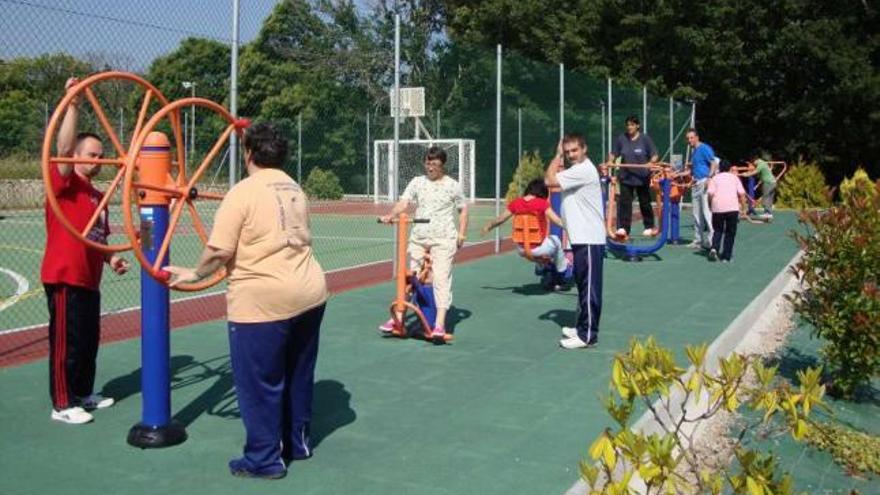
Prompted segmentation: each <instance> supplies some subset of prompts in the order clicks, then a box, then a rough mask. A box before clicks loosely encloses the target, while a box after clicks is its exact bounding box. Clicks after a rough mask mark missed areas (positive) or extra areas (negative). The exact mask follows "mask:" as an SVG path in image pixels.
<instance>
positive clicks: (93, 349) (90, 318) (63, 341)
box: [40, 78, 128, 424]
mask: <svg viewBox="0 0 880 495" xmlns="http://www.w3.org/2000/svg"><path fill="white" fill-rule="evenodd" d="M77 82H78V81H77V80H76V79H75V78H70V79H68V80H67V84H65V89H67V90H68V91H69V90H70V88H72V87H73V86H74V85H75V84H76V83H77ZM78 104H79V102H78V101H73V102H71V104H70V106H69V107H68V109H67V112H66V113H65V115H64V120H63V121H62V123H61V128H60V129H59V131H58V137H57V141H56V146H57V148H58V149H57V153H58V155H59V156H73V157H83V158H90V159H94V158H101V157H102V156H103V146H102V144H101V139H100V138H99V137H98V136H97V135H95V134H90V133H81V134H77V132H76V127H77V119H78V116H79V108H78ZM100 171H101V166H100V165H96V164H91V163H75V164H69V163H61V164H52V166H51V167H50V178H51V190H50V191H47V192H46V193H47V194H53V195H55V198H57V200H58V205H59V206H60V208H61V211H62V212H63V214H64V216H65V217H66V218H67V219H68V220H69V221H70V223H72V224H73V226H74V227H75V228H77V229H84V228H85V226H86V225H87V224H88V222H89V220H90V219H91V217H92V215H93V214H94V213H95V211H96V210H97V207H98V204H99V203H100V201H101V197H102V193H101V192H100V191H98V190H97V189H95V187H94V186H93V185H92V178H93V177H95V176H96V175H97V174H98V172H100ZM109 233H110V228H109V224H108V222H107V211H106V210H105V211H104V212H102V214H101V217H100V218H99V219H98V221H97V222H95V225H94V227H92V229H91V231H90V232H89V233H88V238H89V239H90V240H93V241H95V242H100V243H106V242H107V236H108V234H109ZM105 262H106V263H109V264H110V267H111V268H112V269H113V271H114V272H116V273H117V274H120V275H121V274H123V273H125V272H126V271H128V263H127V262H126V261H125V260H124V259H122V258H120V257H119V256H116V255H110V254H105V253H102V252H100V251H97V250H95V249H93V248H90V247H88V246H86V245H85V244H84V243H82V242H80V241H79V240H77V239H76V238H75V237H74V236H73V235H71V234H70V232H68V231H67V230H66V229H65V228H64V226H63V225H62V224H61V222H60V221H59V220H58V218H57V217H56V216H55V214H54V212H53V211H52V210H51V209H50V208H49V205H48V203H47V204H46V250H45V254H44V256H43V265H42V268H41V269H40V278H41V280H42V282H43V286H44V287H45V290H46V299H47V301H48V304H49V391H50V395H51V397H52V415H51V417H52V419H54V420H56V421H61V422H63V423H69V424H82V423H88V422H89V421H92V419H93V417H92V415H91V414H90V413H89V412H88V410H92V409H103V408H105V407H110V406H112V405H113V403H114V400H113V399H111V398H105V397H102V396H101V395H99V394H95V393H94V391H93V387H94V384H95V362H96V359H97V356H98V343H99V340H100V334H101V293H100V291H99V286H100V283H101V273H102V271H103V267H104V266H103V265H104V263H105Z"/></svg>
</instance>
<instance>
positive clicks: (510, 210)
mask: <svg viewBox="0 0 880 495" xmlns="http://www.w3.org/2000/svg"><path fill="white" fill-rule="evenodd" d="M549 196H550V192H549V190H548V189H547V186H546V185H545V184H544V180H543V179H535V180H533V181H531V182H529V184H528V185H527V186H526V190H525V194H524V195H523V196H521V197H519V198H516V199H514V200H513V201H511V202H510V204H509V205H507V211H505V212H504V213H502V214H501V215H500V216H498V218H494V219H492V220H490V221H489V222H488V223H487V224H486V225H485V226H484V227H483V230H482V233H483V235H486V234H488V233H489V231H490V230H492V229H494V228H495V227H498V226H500V225H501V224H503V223H504V222H506V221H508V220H509V219H510V218H511V217H513V216H514V215H535V216H536V217H537V218H538V228H539V229H540V237H541V238H543V239H544V240H543V242H541V244H540V245H538V246H535V247H533V248H531V250H530V252H531V255H532V257H533V258H535V263H537V264H539V265H544V262H545V261H544V260H543V259H541V258H545V259H546V258H549V259H550V260H552V262H553V264H554V265H555V267H556V271H557V272H558V273H559V274H563V273H565V271H566V269H567V267H568V261H567V260H566V259H565V251H564V250H563V248H562V241H561V240H560V239H559V237H558V236H555V235H552V234H550V235H548V233H549V228H548V227H549V226H548V224H547V220H548V219H549V220H550V221H551V222H553V223H555V224H556V225H559V226H560V227H562V228H565V226H564V225H563V223H562V219H561V218H559V215H557V214H556V212H555V211H553V207H552V206H550V201H548V200H547V198H548V197H549ZM517 249H518V250H519V254H520V256H526V253H525V248H524V247H523V246H518V248H517Z"/></svg>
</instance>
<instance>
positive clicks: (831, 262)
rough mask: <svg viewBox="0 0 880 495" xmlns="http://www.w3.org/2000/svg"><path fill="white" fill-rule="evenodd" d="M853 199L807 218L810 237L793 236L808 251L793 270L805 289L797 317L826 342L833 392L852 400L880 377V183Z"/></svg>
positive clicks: (794, 298) (797, 296)
mask: <svg viewBox="0 0 880 495" xmlns="http://www.w3.org/2000/svg"><path fill="white" fill-rule="evenodd" d="M873 187H874V188H875V194H873V195H870V197H869V196H865V195H859V194H849V195H846V196H844V198H843V203H842V204H840V205H838V206H834V207H832V208H830V209H829V210H827V211H825V212H817V211H811V212H803V213H801V217H800V222H801V223H802V224H803V225H805V226H806V227H807V230H808V231H809V232H810V233H807V234H802V233H798V232H795V233H794V234H793V235H794V237H795V239H797V241H798V243H800V245H801V249H803V251H804V255H803V257H802V258H801V259H800V261H799V262H798V263H797V264H796V265H795V266H794V268H793V269H794V271H795V273H796V274H797V275H798V277H799V278H800V281H801V286H802V289H801V290H799V291H796V292H795V293H794V294H793V295H792V296H791V300H792V301H793V303H794V310H795V312H796V313H797V314H798V315H799V316H800V317H801V318H802V319H803V320H804V321H806V322H807V323H809V324H810V325H812V328H813V335H814V336H817V337H819V338H821V339H823V340H824V342H825V343H824V345H823V347H822V349H821V354H822V357H823V359H824V360H825V362H826V363H827V364H826V366H827V368H828V369H829V370H830V371H831V373H832V374H833V378H834V387H833V389H832V390H833V391H834V392H835V393H840V394H841V395H843V396H846V397H850V396H852V395H853V394H854V393H855V392H856V390H857V388H858V387H859V386H860V385H863V384H867V383H868V382H869V380H871V378H872V377H874V376H877V375H878V373H880V332H878V331H877V329H878V328H880V289H878V282H880V193H878V192H877V191H880V183H878V184H875V185H874V186H873Z"/></svg>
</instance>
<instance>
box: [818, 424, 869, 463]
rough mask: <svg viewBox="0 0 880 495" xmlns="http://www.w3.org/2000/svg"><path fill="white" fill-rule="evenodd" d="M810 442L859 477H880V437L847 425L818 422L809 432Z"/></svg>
mask: <svg viewBox="0 0 880 495" xmlns="http://www.w3.org/2000/svg"><path fill="white" fill-rule="evenodd" d="M807 442H808V443H810V444H811V445H813V446H815V447H816V448H817V449H819V450H824V451H827V452H828V453H830V454H831V457H833V458H834V462H836V463H837V464H839V465H841V466H845V467H846V468H847V469H848V470H849V471H850V472H852V473H855V474H856V475H864V474H866V473H872V474H874V475H880V437H876V436H873V435H869V434H867V433H864V432H861V431H858V430H855V429H853V428H850V427H849V426H847V425H845V424H843V423H840V424H836V423H826V422H818V423H816V425H815V428H811V429H810V431H809V432H808V433H807Z"/></svg>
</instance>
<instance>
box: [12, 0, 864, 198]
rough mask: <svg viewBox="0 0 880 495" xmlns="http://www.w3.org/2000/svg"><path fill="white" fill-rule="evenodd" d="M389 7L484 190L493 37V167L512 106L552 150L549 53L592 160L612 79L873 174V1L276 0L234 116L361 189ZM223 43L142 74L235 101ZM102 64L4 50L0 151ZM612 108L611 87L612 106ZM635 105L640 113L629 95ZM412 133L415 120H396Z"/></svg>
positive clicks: (741, 140) (745, 136)
mask: <svg viewBox="0 0 880 495" xmlns="http://www.w3.org/2000/svg"><path fill="white" fill-rule="evenodd" d="M395 13H400V14H401V17H402V22H401V27H402V33H401V43H402V54H401V61H402V71H403V76H402V77H403V79H402V84H403V85H407V86H425V87H426V88H427V90H426V98H427V101H426V107H427V109H428V115H427V116H426V117H425V122H426V124H428V127H429V128H430V129H432V132H434V133H435V134H438V133H439V135H440V137H458V138H469V139H475V140H476V142H477V160H478V163H477V166H478V174H477V176H478V184H477V193H478V195H485V194H491V193H492V192H494V176H493V175H492V174H491V173H480V172H479V170H482V169H487V170H491V169H493V168H494V142H495V45H496V44H498V43H501V44H502V45H503V47H504V50H505V65H504V67H505V68H504V89H503V102H504V114H503V116H502V117H503V119H504V125H503V136H502V141H503V143H504V144H503V147H502V163H503V168H504V174H505V177H504V178H503V181H506V180H508V179H509V177H510V174H512V172H513V169H514V168H515V166H516V162H517V156H516V153H517V149H516V143H517V139H518V129H517V128H516V127H517V126H516V122H517V120H516V119H517V112H518V111H521V112H522V118H523V122H524V123H527V124H528V125H526V124H524V126H523V127H524V128H523V133H522V134H523V135H522V142H523V147H524V149H523V151H530V152H531V151H538V152H539V155H540V156H542V157H544V158H546V157H547V156H548V155H549V154H550V153H551V152H552V149H553V147H554V145H555V139H556V136H557V133H558V127H557V121H558V109H559V103H558V90H557V87H558V86H557V85H558V79H557V78H558V76H557V72H556V70H557V69H556V66H557V64H558V63H564V64H565V67H566V69H569V70H571V71H575V72H572V73H571V74H572V75H570V76H567V79H566V81H567V82H566V127H567V128H568V129H578V130H585V131H587V134H588V138H589V142H590V148H591V155H592V156H593V157H594V159H598V158H601V157H600V156H599V154H598V150H599V144H598V143H599V139H600V136H601V132H600V126H601V123H600V118H601V117H600V111H599V107H598V104H597V101H598V100H599V99H601V98H602V97H603V96H604V80H605V78H606V77H612V78H613V79H614V80H615V84H616V85H631V86H632V87H633V88H637V87H641V85H646V86H647V87H648V89H649V91H651V92H652V93H654V94H657V95H664V96H665V95H673V96H675V97H677V98H679V99H682V100H684V99H693V100H696V101H697V121H698V127H700V130H701V132H702V134H703V137H704V139H705V140H706V141H708V142H710V143H712V144H713V146H714V147H715V148H716V149H717V150H718V151H719V153H720V154H722V155H723V156H725V157H730V158H734V159H737V158H741V157H745V156H746V155H747V154H748V153H749V152H750V151H751V150H752V149H754V148H761V149H764V150H767V151H769V152H771V153H772V154H774V156H779V157H783V158H787V159H789V160H791V161H794V160H795V159H796V158H798V157H803V158H805V159H808V160H815V161H817V162H818V163H819V164H820V165H821V166H822V168H823V171H824V172H825V174H826V175H827V176H828V177H829V179H831V180H832V181H836V180H838V179H840V178H841V177H843V176H844V175H849V174H851V173H852V171H853V170H854V169H855V167H856V166H857V165H859V164H861V165H863V166H865V167H866V168H867V169H868V171H869V173H870V174H871V175H872V176H876V175H877V171H878V170H877V163H878V161H877V159H876V157H877V155H878V152H880V149H878V148H880V142H878V141H877V140H876V139H874V138H873V136H875V135H877V133H878V131H880V78H878V70H877V60H878V50H877V47H878V40H880V36H878V34H877V33H878V31H877V30H876V29H873V28H872V26H875V25H876V21H877V14H876V11H875V10H874V9H873V8H872V7H871V6H870V5H868V4H867V3H863V2H859V1H852V0H847V1H843V2H835V3H832V2H821V1H813V0H800V1H795V0H786V1H773V2H761V1H758V0H737V1H733V0H716V1H712V2H703V3H699V4H693V3H691V2H683V1H680V0H673V1H653V2H650V1H639V2H636V1H632V0H562V1H559V2H552V4H547V3H546V2H540V1H538V0H518V1H513V0H485V1H480V2H474V1H463V0H398V1H391V0H382V1H379V2H375V3H374V4H373V5H372V6H371V7H370V8H369V9H368V10H366V11H365V10H364V9H363V8H362V7H361V8H359V7H358V6H357V5H356V4H355V3H354V2H353V1H351V0H332V1H331V0H309V1H295V0H282V1H280V2H278V4H277V5H276V6H275V9H274V10H273V12H272V13H271V14H270V15H269V17H268V18H267V19H266V20H265V21H264V23H263V25H262V28H261V30H260V32H259V34H258V36H257V37H256V39H254V40H253V41H252V42H250V43H247V44H246V45H244V46H243V47H242V48H241V52H240V60H239V69H240V74H239V113H240V114H241V115H243V116H248V117H251V118H255V119H265V120H272V121H275V122H277V123H278V124H279V125H281V126H282V127H283V128H284V129H285V130H286V132H287V134H288V136H290V138H291V142H292V143H294V146H293V151H294V153H292V154H291V159H290V160H291V161H290V170H294V168H293V167H294V166H295V160H296V151H297V150H296V145H295V143H296V142H297V137H298V136H297V130H298V129H297V128H298V119H299V118H301V121H302V136H303V146H302V150H301V152H302V163H303V177H305V176H306V175H307V174H308V171H309V170H310V169H311V168H315V167H320V168H322V169H324V170H329V171H332V172H334V173H335V174H336V175H337V176H339V177H340V180H341V183H342V186H343V188H344V189H345V190H346V192H360V191H363V190H365V188H366V186H367V180H368V177H367V174H366V171H365V167H364V165H365V159H366V158H365V154H366V148H367V142H366V141H367V136H366V120H367V115H368V113H369V116H370V132H371V139H381V138H388V137H390V135H391V128H392V127H391V126H392V124H393V121H392V119H391V118H390V117H389V110H388V100H389V98H388V92H387V91H388V88H389V87H391V86H392V85H393V40H394V36H393V28H394V14H395ZM229 53H230V50H229V47H228V46H227V45H225V44H223V43H219V42H216V41H213V40H207V39H199V38H189V39H186V40H184V41H182V42H181V44H180V45H179V47H178V48H177V49H176V50H174V51H173V52H171V53H169V54H167V55H165V56H162V57H159V58H157V59H155V60H154V61H153V62H152V63H151V64H150V66H149V67H148V68H147V70H146V72H145V74H144V76H145V77H146V79H147V80H149V81H150V82H152V83H153V84H155V85H156V86H157V87H158V88H159V89H161V90H162V91H163V93H164V94H165V95H166V96H167V97H168V98H170V99H177V98H182V97H186V96H189V90H187V89H184V88H182V87H181V85H180V82H181V81H193V82H195V83H196V88H197V94H198V96H203V97H206V98H209V99H212V100H215V101H220V102H223V103H225V104H227V105H228V103H229V100H228V98H229V96H228V95H229ZM103 68H104V67H101V66H100V65H96V64H95V63H94V62H85V61H81V60H77V59H75V58H73V57H71V56H69V55H59V54H56V55H43V56H40V57H35V58H17V59H13V60H9V61H3V62H2V63H0V157H6V156H9V155H14V154H16V153H27V154H34V153H35V152H36V151H37V150H39V146H40V144H41V133H42V123H43V119H42V118H41V116H40V115H41V113H42V112H45V109H46V108H51V107H52V105H54V102H57V101H58V99H59V98H60V97H61V88H62V87H63V81H64V78H66V77H67V76H68V75H70V74H78V75H81V76H82V75H85V74H88V73H90V72H94V71H96V70H102V69H103ZM569 79H573V80H575V81H583V83H578V84H574V83H569V82H568V81H569ZM634 94H635V93H634ZM130 105H131V106H132V107H134V106H135V105H136V102H131V103H130ZM618 105H621V107H618ZM623 106H624V103H623V102H618V101H615V109H616V110H618V108H619V110H618V111H623ZM630 106H631V107H632V109H631V111H630V112H629V113H640V111H641V101H640V100H639V101H638V102H636V101H632V102H630ZM652 108H653V107H652ZM135 111H136V109H135V108H132V109H131V112H132V115H133V114H134V112H135ZM438 111H439V114H440V120H441V122H440V126H439V129H437V128H436V127H437V126H436V123H435V115H436V114H437V112H438ZM681 112H682V114H684V112H685V110H684V109H682V110H681ZM617 116H618V113H617V112H616V113H615V115H614V117H615V119H616V117H617ZM618 124H620V125H618ZM614 126H615V132H617V129H618V128H621V129H622V123H618V122H616V121H615V122H614ZM197 130H198V134H197V139H196V141H197V143H199V144H202V143H204V145H205V146H207V145H209V144H210V143H211V142H213V139H211V137H212V136H211V135H210V133H211V132H213V129H211V128H206V129H202V128H199V127H197ZM412 134H413V128H412V121H411V120H408V121H407V122H406V123H405V126H404V128H403V129H402V131H401V135H402V136H403V137H410V136H411V135H412ZM664 134H665V131H664ZM661 135H662V134H661ZM655 139H656V138H655Z"/></svg>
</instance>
